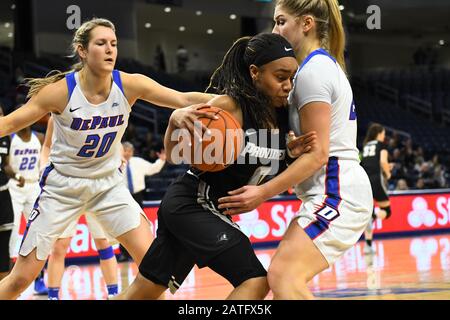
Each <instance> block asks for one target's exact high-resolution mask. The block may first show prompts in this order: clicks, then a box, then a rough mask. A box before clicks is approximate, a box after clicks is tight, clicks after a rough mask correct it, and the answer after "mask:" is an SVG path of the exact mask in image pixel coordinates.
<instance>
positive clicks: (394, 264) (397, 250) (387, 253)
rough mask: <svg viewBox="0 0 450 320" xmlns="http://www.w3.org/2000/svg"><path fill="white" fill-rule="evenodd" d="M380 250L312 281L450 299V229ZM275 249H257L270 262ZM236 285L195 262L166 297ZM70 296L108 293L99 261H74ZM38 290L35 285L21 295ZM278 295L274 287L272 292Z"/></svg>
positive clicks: (215, 294)
mask: <svg viewBox="0 0 450 320" xmlns="http://www.w3.org/2000/svg"><path fill="white" fill-rule="evenodd" d="M375 249H376V252H375V253H374V254H364V242H359V243H357V244H356V245H355V246H354V247H353V248H352V249H350V250H349V251H347V253H346V254H345V255H344V256H343V257H342V258H341V259H340V260H338V261H337V262H336V264H335V265H334V266H332V267H331V268H329V269H327V270H325V271H324V272H322V273H321V274H320V275H318V276H316V277H315V278H314V279H313V280H312V281H311V282H310V283H309V286H310V288H311V290H312V291H313V292H314V294H315V295H316V297H318V298H319V299H357V300H366V299H371V300H404V299H412V300H416V299H421V300H422V299H439V300H450V234H445V235H436V236H421V237H410V238H400V239H385V240H378V241H375ZM274 252H275V249H268V250H257V255H258V258H259V259H260V261H261V262H262V263H263V265H264V266H265V267H266V268H267V267H268V265H269V263H270V259H271V257H272V255H273V254H274ZM136 272H137V267H136V265H135V264H134V263H129V262H125V263H119V270H118V273H119V287H120V288H125V287H127V286H128V285H129V283H130V282H131V281H132V280H133V279H134V277H135V276H136ZM231 289H232V287H231V285H229V284H228V283H227V282H226V280H225V279H223V278H222V277H221V276H219V275H216V274H215V273H214V272H213V271H211V270H210V269H208V268H204V269H198V268H195V269H194V270H193V272H191V274H190V275H189V276H188V278H187V279H186V281H185V282H184V284H183V285H182V287H181V288H180V289H179V290H178V292H177V293H176V295H171V294H170V293H166V299H187V300H191V299H195V300H198V299H224V298H225V297H226V296H227V294H228V293H229V292H230V291H231ZM61 297H62V299H65V300H79V299H105V298H106V290H105V287H104V281H103V278H102V274H101V271H100V268H99V265H97V264H91V265H81V266H70V267H68V268H67V269H66V272H65V274H64V277H63V281H62V288H61ZM46 298H47V297H45V296H44V297H43V296H35V295H33V288H32V287H31V286H30V288H28V289H27V290H26V292H25V293H24V294H22V296H21V297H20V299H46ZM267 298H268V299H271V298H272V295H271V293H270V294H269V295H268V297H267Z"/></svg>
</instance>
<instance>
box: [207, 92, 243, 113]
mask: <svg viewBox="0 0 450 320" xmlns="http://www.w3.org/2000/svg"><path fill="white" fill-rule="evenodd" d="M208 104H209V105H211V106H213V107H216V108H220V109H223V110H225V111H228V112H230V113H232V114H234V113H236V112H238V111H239V110H240V108H239V106H238V104H237V103H236V101H235V100H234V99H233V98H232V97H230V96H228V95H217V96H215V97H214V98H212V99H211V100H209V102H208Z"/></svg>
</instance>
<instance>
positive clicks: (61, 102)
mask: <svg viewBox="0 0 450 320" xmlns="http://www.w3.org/2000/svg"><path fill="white" fill-rule="evenodd" d="M68 95H69V90H68V87H67V81H66V79H65V78H63V79H60V80H58V81H56V82H54V83H50V84H48V85H46V86H45V87H43V88H42V89H41V90H40V91H39V92H38V93H37V94H36V95H35V96H33V97H32V98H31V100H34V101H35V102H37V103H39V104H40V105H43V106H46V107H47V108H48V109H49V110H51V111H56V112H61V111H63V110H64V108H65V107H66V105H67V102H68Z"/></svg>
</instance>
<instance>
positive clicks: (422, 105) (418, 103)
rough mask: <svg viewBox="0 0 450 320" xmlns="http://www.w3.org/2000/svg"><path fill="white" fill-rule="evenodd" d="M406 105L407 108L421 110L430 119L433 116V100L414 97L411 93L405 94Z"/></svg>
mask: <svg viewBox="0 0 450 320" xmlns="http://www.w3.org/2000/svg"><path fill="white" fill-rule="evenodd" d="M405 106H406V109H408V110H411V111H418V112H421V113H423V114H425V115H426V116H428V117H429V118H430V119H431V118H432V116H433V109H432V107H433V106H432V104H431V102H429V101H426V100H423V99H420V98H417V97H414V96H412V95H410V94H405Z"/></svg>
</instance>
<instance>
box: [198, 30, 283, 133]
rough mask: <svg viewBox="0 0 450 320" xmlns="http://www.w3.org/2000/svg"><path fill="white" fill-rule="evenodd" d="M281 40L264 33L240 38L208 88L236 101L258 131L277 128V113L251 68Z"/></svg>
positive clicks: (208, 90) (229, 51)
mask: <svg viewBox="0 0 450 320" xmlns="http://www.w3.org/2000/svg"><path fill="white" fill-rule="evenodd" d="M278 37H281V36H279V35H277V34H272V33H263V34H259V35H256V36H254V37H243V38H240V39H238V40H237V41H236V42H235V43H234V44H233V46H232V47H231V48H230V50H228V52H227V53H226V55H225V57H224V58H223V61H222V64H221V65H220V66H219V67H218V68H217V69H216V71H214V73H213V75H212V76H211V80H210V83H209V86H208V88H207V89H206V92H208V93H215V94H226V95H228V96H230V97H231V98H233V99H234V100H235V101H236V102H237V104H238V105H239V106H240V107H241V109H242V112H243V113H244V114H247V115H248V116H250V118H251V119H252V121H253V123H254V124H255V125H256V126H257V127H258V128H274V127H276V126H277V125H276V123H277V122H276V114H275V111H274V108H273V107H272V102H271V99H270V98H269V97H268V96H267V95H265V94H264V93H263V92H261V91H260V90H257V89H256V88H255V86H254V84H253V81H252V78H251V76H250V69H249V67H250V65H252V64H253V63H254V62H255V60H256V58H257V57H258V55H260V54H261V52H264V50H268V48H270V46H271V45H272V44H273V42H275V41H279V39H278Z"/></svg>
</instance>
